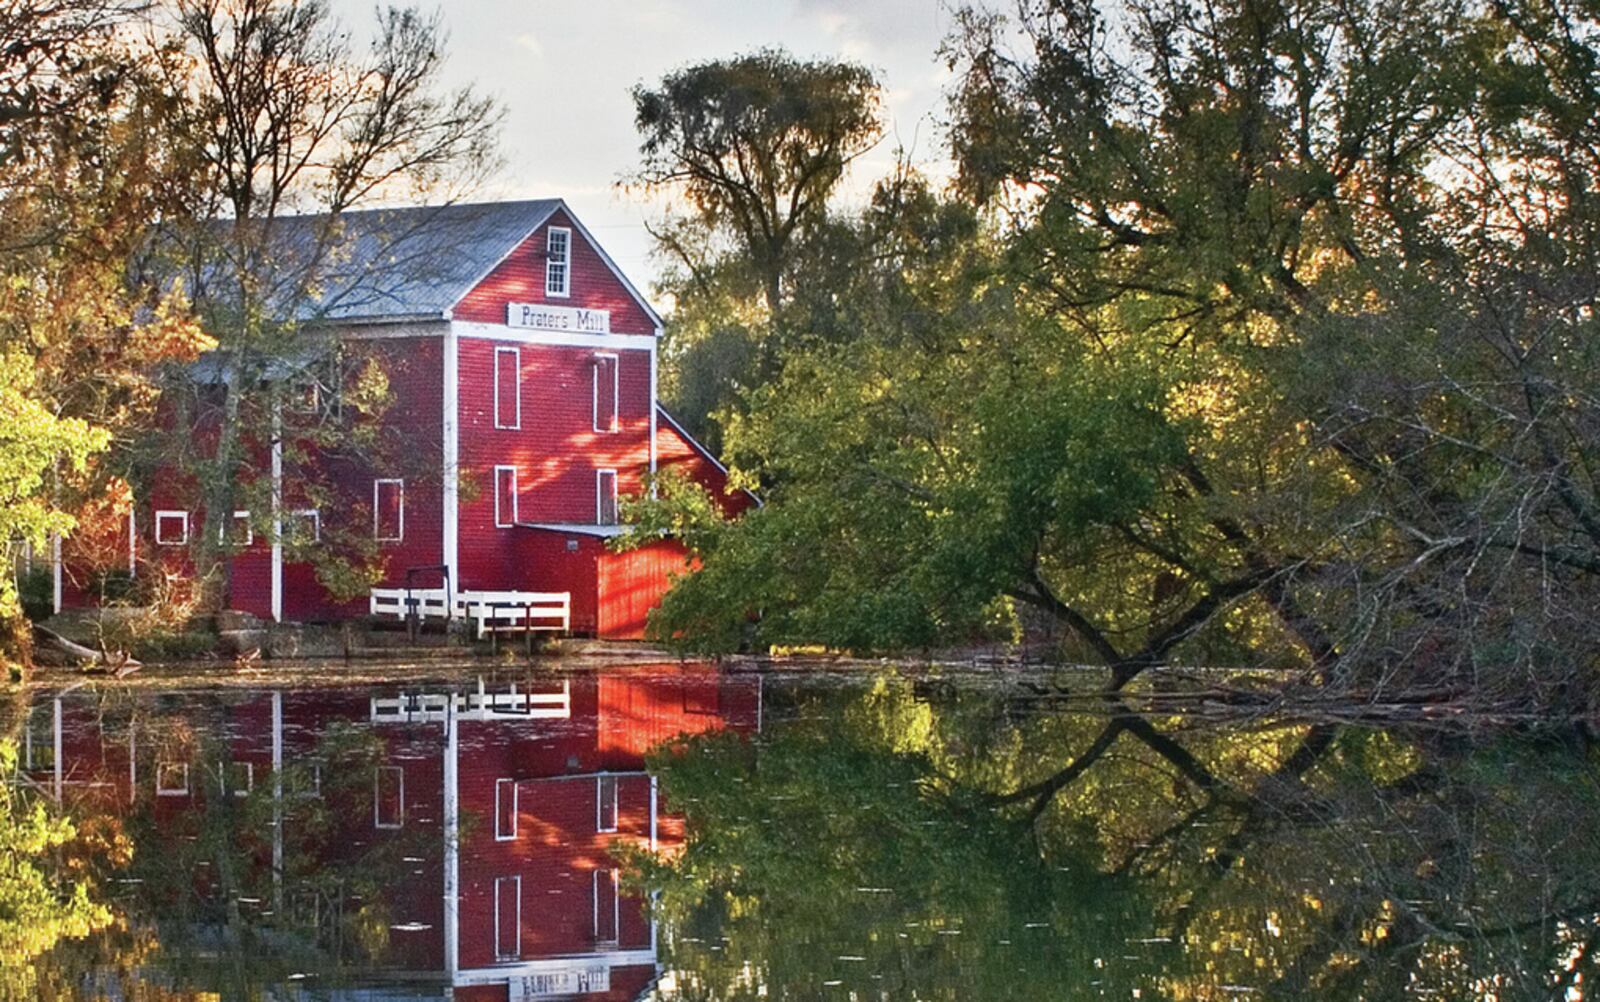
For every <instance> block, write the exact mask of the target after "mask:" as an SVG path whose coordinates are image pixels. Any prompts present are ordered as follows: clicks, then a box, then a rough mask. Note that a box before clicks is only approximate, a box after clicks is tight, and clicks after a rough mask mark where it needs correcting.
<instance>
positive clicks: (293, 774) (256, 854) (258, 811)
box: [128, 717, 437, 991]
mask: <svg viewBox="0 0 1600 1002" xmlns="http://www.w3.org/2000/svg"><path fill="white" fill-rule="evenodd" d="M188 724H189V726H190V727H196V724H197V721H195V720H194V719H192V717H191V719H190V720H189V721H188ZM196 729H197V730H201V729H203V731H204V732H205V733H207V734H225V733H226V727H225V726H224V721H222V720H215V721H210V722H209V726H204V727H203V728H200V727H196ZM192 758H193V760H194V762H195V763H196V765H195V767H194V768H195V769H196V770H197V772H196V775H197V776H200V777H202V778H200V779H199V780H198V781H199V782H201V783H205V784H206V786H207V789H206V791H205V793H206V795H205V796H204V797H203V799H202V801H201V803H200V804H198V805H196V806H195V807H194V808H193V809H190V810H185V811H183V812H181V813H177V814H171V813H164V812H163V813H158V812H157V811H156V810H155V809H154V805H153V804H152V803H151V802H150V801H148V800H146V801H144V802H143V803H142V804H141V805H140V807H139V809H137V810H136V811H135V813H134V815H133V816H132V818H131V819H130V823H129V827H130V831H131V832H132V833H133V835H134V840H135V843H136V845H137V846H138V847H139V851H138V853H137V854H136V857H135V865H134V866H133V868H132V869H131V871H130V873H129V876H130V878H131V879H132V880H133V882H134V883H133V886H134V887H135V888H136V889H137V890H136V892H135V894H134V895H133V898H132V900H130V901H129V902H128V910H129V912H130V914H132V915H135V916H137V917H138V919H140V920H142V921H146V922H149V923H151V924H152V926H153V928H154V929H155V930H156V931H157V933H158V937H159V940H160V943H161V964H162V966H163V967H164V968H165V969H166V970H167V971H169V972H170V973H171V974H172V975H173V976H174V978H175V979H176V980H177V981H178V982H179V983H183V982H191V983H195V984H205V985H212V986H215V985H222V984H227V985H232V986H234V987H235V988H237V989H239V990H241V991H243V990H245V989H246V988H251V987H259V986H262V985H266V984H272V983H277V982H280V981H282V980H283V979H285V978H286V977H288V976H289V975H290V974H293V973H295V972H303V971H308V970H312V971H317V972H319V973H320V976H321V977H323V978H336V977H337V976H338V974H339V972H340V971H341V970H345V969H350V968H352V967H364V966H369V965H371V964H373V963H375V962H381V961H382V960H384V959H385V953H386V949H387V945H388V929H389V926H390V924H391V916H390V914H389V910H388V908H389V904H388V898H389V893H388V892H390V891H392V890H393V889H394V888H395V887H396V886H400V885H401V884H402V882H403V878H404V876H405V875H406V874H408V873H409V872H410V871H411V870H412V869H414V868H415V865H416V864H415V863H414V862H407V861H406V857H412V859H413V860H414V859H416V858H422V857H424V855H425V854H426V853H430V852H433V853H436V851H437V846H436V844H434V843H435V842H436V838H430V837H429V835H428V833H427V832H424V831H420V830H417V829H410V830H407V831H404V832H396V833H392V837H385V838H377V839H373V838H371V836H370V828H371V804H372V797H373V790H372V777H373V774H374V769H375V767H376V766H377V765H379V764H381V763H383V762H384V761H385V748H384V745H383V743H382V741H381V739H380V738H378V737H377V736H376V735H374V734H372V733H371V732H368V731H364V730H362V729H360V728H356V727H350V726H346V725H337V724H336V725H334V726H332V727H330V728H329V729H328V731H327V732H326V733H325V734H324V735H323V736H322V738H321V740H320V742H319V744H318V747H317V749H316V752H315V754H314V755H312V756H309V757H307V758H306V759H304V760H302V761H298V762H295V763H292V764H289V765H287V766H286V767H285V769H284V770H283V774H282V788H283V796H282V800H281V801H277V800H275V798H274V789H273V783H272V782H271V781H266V782H262V781H260V780H258V781H257V782H256V783H255V785H254V788H253V789H251V790H250V791H249V793H248V794H247V795H245V796H233V795H232V794H231V792H230V793H229V794H227V795H216V794H217V792H219V790H220V789H221V785H222V781H221V777H222V775H223V773H222V770H221V769H220V768H219V767H218V766H217V765H216V763H222V762H226V761H227V758H228V756H227V754H226V751H225V749H223V748H221V747H218V746H215V745H213V744H210V743H203V744H202V745H201V746H200V747H199V749H198V750H197V752H196V753H195V754H194V755H193V756H192ZM278 812H281V830H282V848H281V859H282V864H281V870H279V869H275V867H274V851H273V844H272V837H273V830H274V827H275V825H276V824H277V823H278V822H277V821H276V817H277V816H278ZM363 831H365V832H367V834H366V835H365V836H364V837H363V836H360V835H358V834H356V833H359V832H363ZM385 834H390V833H385Z"/></svg>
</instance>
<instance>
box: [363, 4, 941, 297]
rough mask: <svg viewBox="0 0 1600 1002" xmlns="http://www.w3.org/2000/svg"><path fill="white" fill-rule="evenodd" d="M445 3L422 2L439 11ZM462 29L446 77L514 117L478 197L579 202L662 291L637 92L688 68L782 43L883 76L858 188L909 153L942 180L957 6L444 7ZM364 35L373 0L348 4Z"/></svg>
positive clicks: (633, 271) (452, 29)
mask: <svg viewBox="0 0 1600 1002" xmlns="http://www.w3.org/2000/svg"><path fill="white" fill-rule="evenodd" d="M430 2H432V0H421V6H423V7H424V9H427V7H428V6H429V4H430ZM438 3H439V7H438V9H439V10H440V11H441V12H442V14H443V17H444V21H445V24H446V25H447V27H448V30H449V33H450V49H449V63H448V68H447V75H446V80H447V82H448V83H449V84H450V85H452V86H459V85H462V84H466V83H471V84H472V85H474V86H475V87H476V88H478V89H479V90H481V91H482V92H484V93H487V94H491V95H494V96H496V97H498V98H499V99H500V101H501V102H502V103H503V105H504V106H505V108H506V119H505V124H504V126H503V131H502V136H501V139H502V142H501V147H502V151H503V153H504V155H505V158H506V167H505V169H504V170H503V171H502V173H501V174H500V176H499V177H498V178H496V179H495V180H493V181H492V182H491V183H489V184H488V185H486V186H485V187H484V188H482V189H480V190H479V192H478V193H477V194H476V195H475V196H474V200H482V199H488V198H546V197H559V198H564V199H566V200H567V203H568V204H569V205H571V206H572V208H573V210H574V211H575V212H576V213H577V214H578V217H579V218H580V219H582V220H583V222H584V224H585V225H586V226H588V227H589V228H590V230H591V232H593V234H594V236H595V238H596V239H597V240H599V241H600V243H601V244H602V245H604V246H605V248H606V250H607V252H608V253H610V254H611V256H612V258H613V259H615V260H616V262H617V264H618V265H619V266H621V268H622V269H623V271H625V272H627V273H628V276H629V277H630V278H632V279H633V280H634V282H635V283H636V284H638V285H640V286H641V288H648V287H649V285H650V284H651V283H652V282H653V280H654V278H655V273H656V267H655V264H654V262H653V261H652V260H651V257H650V237H649V235H648V234H647V233H646V232H645V229H644V223H645V220H646V219H647V218H651V217H652V216H654V215H656V214H659V211H660V206H652V205H648V204H645V203H644V202H642V201H641V200H640V197H639V196H637V195H629V194H627V193H624V192H621V191H619V190H618V189H617V186H616V182H617V181H618V180H619V179H620V178H621V177H622V176H623V175H625V174H626V173H628V172H629V171H630V170H632V169H633V168H635V167H636V166H637V164H638V145H639V144H638V137H637V135H636V133H635V132H634V128H633V101H632V98H631V97H630V96H629V91H630V89H631V88H632V87H633V86H634V85H635V84H639V83H644V84H646V85H651V84H654V83H655V82H657V81H659V80H660V79H661V77H662V76H664V75H665V74H666V73H668V72H670V71H672V70H674V69H677V68H679V67H682V66H685V65H688V64H691V63H696V62H701V61H704V60H708V59H717V58H723V57H727V56H732V55H737V54H740V53H745V52H749V51H752V50H754V49H758V48H763V47H768V46H774V47H782V48H785V49H788V50H789V51H790V52H791V53H793V54H794V55H796V56H800V57H808V58H809V57H818V56H829V57H842V58H847V59H851V60H855V61H857V62H860V63H863V64H865V65H866V66H868V67H870V68H872V69H873V70H875V71H876V72H877V73H878V76H879V81H880V83H882V84H883V86H884V90H885V98H886V100H885V113H886V118H887V120H888V121H887V123H886V124H887V127H888V133H887V135H886V137H885V139H884V141H883V142H882V143H880V144H879V146H878V147H877V148H876V149H874V150H873V151H872V152H871V153H869V154H868V155H867V156H865V157H863V158H862V159H861V160H860V161H858V163H857V165H856V168H855V170H854V171H853V173H852V176H851V178H850V184H851V185H852V188H851V189H850V190H851V191H853V192H862V191H865V190H866V188H867V187H868V186H869V185H870V182H871V181H872V180H873V179H875V178H877V177H880V176H882V175H884V174H886V173H887V172H888V169H889V168H890V166H891V165H892V161H893V154H894V150H895V149H896V147H900V146H903V147H905V148H906V149H908V150H909V151H911V153H912V155H913V157H914V158H915V159H916V160H918V161H921V162H927V163H928V164H930V165H931V167H932V169H933V170H934V172H935V173H937V172H938V171H939V168H938V164H939V162H941V159H942V158H941V157H940V135H939V129H938V125H937V121H938V119H939V118H940V117H941V115H942V105H943V94H944V89H945V87H946V84H947V80H948V73H947V71H946V70H945V67H944V64H943V61H942V60H941V59H940V58H939V57H938V55H937V50H938V47H939V43H940V41H941V40H942V39H943V38H944V36H945V34H946V33H947V32H948V31H949V29H950V27H951V22H952V15H951V13H950V8H949V7H948V6H947V4H946V2H945V0H743V2H738V0H564V2H559V3H557V2H551V0H438ZM333 7H334V10H335V12H336V14H337V15H338V16H339V17H340V19H341V20H343V21H344V23H345V24H346V25H347V26H348V27H350V28H352V29H355V30H356V31H357V32H358V33H359V31H360V30H361V29H362V28H364V27H366V26H367V25H369V24H370V23H371V19H372V9H373V7H372V0H334V3H333Z"/></svg>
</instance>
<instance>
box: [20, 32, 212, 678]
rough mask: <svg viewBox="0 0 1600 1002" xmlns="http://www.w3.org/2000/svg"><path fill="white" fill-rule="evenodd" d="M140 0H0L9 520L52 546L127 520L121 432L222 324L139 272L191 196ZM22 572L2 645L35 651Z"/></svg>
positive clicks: (137, 423)
mask: <svg viewBox="0 0 1600 1002" xmlns="http://www.w3.org/2000/svg"><path fill="white" fill-rule="evenodd" d="M136 12H137V7H136V5H130V4H125V3H120V2H115V0H104V2H96V0H63V2H60V3H54V4H47V5H43V6H41V5H38V4H31V3H16V2H11V3H5V4H0V119H3V120H4V121H5V123H6V128H5V130H4V132H3V140H0V230H3V231H4V233H5V239H4V241H3V243H0V356H3V358H4V362H3V363H0V365H3V366H4V367H5V369H6V375H7V378H6V380H5V390H4V394H3V396H4V398H5V399H4V404H3V407H0V409H3V411H4V414H5V416H6V418H7V423H8V427H9V429H10V434H12V435H14V436H15V437H14V438H13V439H12V440H11V441H10V443H9V447H8V448H6V449H5V453H6V455H5V457H4V459H0V464H3V466H4V471H3V473H0V479H4V481H5V484H6V486H5V489H4V491H3V497H0V538H3V539H4V540H5V541H6V543H7V544H8V546H9V545H12V544H15V543H22V544H23V545H26V546H31V547H32V549H33V550H34V552H35V553H37V554H41V555H42V554H44V553H47V552H48V546H49V544H48V538H49V537H50V536H52V535H53V536H56V537H59V536H62V535H66V534H69V533H72V532H77V533H78V535H79V536H80V538H82V537H87V536H92V535H94V534H96V533H98V532H101V531H102V530H104V529H105V528H106V525H105V524H104V522H105V520H107V519H109V520H110V524H111V526H112V527H115V526H117V525H120V524H123V523H125V519H126V505H125V503H124V504H122V505H121V507H120V510H119V509H118V506H117V505H116V504H115V503H108V502H115V500H116V499H118V498H125V495H126V484H125V482H124V481H125V478H126V475H127V471H126V468H125V466H124V465H123V464H122V463H121V461H120V459H119V458H117V456H116V455H115V454H113V453H110V452H107V451H106V450H107V449H108V447H110V446H111V445H113V444H117V445H125V444H126V443H127V442H128V441H129V440H130V439H131V438H132V437H133V436H134V435H135V434H136V433H137V431H138V430H139V429H140V428H142V427H144V426H145V425H146V424H148V422H149V420H150V418H151V416H152V414H153V411H154V407H155V401H156V399H157V389H156V384H155V382H154V380H153V378H152V377H153V375H154V369H155V368H156V367H157V366H159V365H160V364H162V363H165V362H169V361H184V360H188V359H192V358H194V357H195V355H196V353H197V352H199V351H200V350H202V349H203V348H205V347H206V346H207V345H208V344H209V341H208V339H206V338H205V336H204V335H203V334H201V333H200V332H199V330H198V329H197V328H196V327H195V326H194V325H193V324H192V323H191V322H189V319H188V315H187V309H186V303H185V299H184V296H183V294H182V289H181V288H175V287H165V288H163V287H161V286H159V285H156V284H152V283H141V282H139V281H138V280H137V279H136V278H135V277H134V276H133V274H132V271H131V269H130V262H131V259H132V258H133V257H134V255H135V254H136V253H137V252H138V250H139V249H140V248H142V247H143V246H144V244H145V243H146V241H147V236H148V230H149V227H150V226H151V225H152V224H153V223H154V222H155V221H157V220H159V219H161V218H164V217H165V216H167V215H169V214H172V213H181V212H182V211H183V209H184V208H185V206H186V205H188V204H189V203H188V201H187V200H188V196H189V194H190V191H191V188H190V187H189V184H188V179H189V177H190V175H189V172H188V164H187V163H186V162H185V161H184V159H183V158H182V157H181V155H179V154H178V153H176V152H175V150H174V149H173V144H171V143H168V142H164V141H163V138H162V137H163V136H164V135H165V133H164V132H163V128H162V123H163V121H164V117H165V114H166V112H167V110H168V109H169V108H170V103H171V98H170V95H167V94H165V93H163V92H162V90H161V88H160V87H158V86H157V82H156V79H155V74H154V54H153V53H151V52H150V51H148V50H147V49H145V48H143V47H142V46H140V45H139V44H137V43H134V42H131V41H129V40H128V34H129V30H130V29H131V26H132V21H131V18H132V17H133V15H134V13H136ZM12 585H13V581H12V577H11V575H10V574H7V575H6V579H5V580H4V581H3V582H0V621H3V623H4V624H5V638H4V639H3V640H0V658H6V657H7V656H8V655H9V656H10V657H12V658H18V659H20V660H24V661H25V659H26V640H27V633H26V631H25V630H24V629H23V628H22V626H23V624H22V621H21V620H20V618H19V613H18V609H17V606H16V601H15V593H14V591H13V588H12Z"/></svg>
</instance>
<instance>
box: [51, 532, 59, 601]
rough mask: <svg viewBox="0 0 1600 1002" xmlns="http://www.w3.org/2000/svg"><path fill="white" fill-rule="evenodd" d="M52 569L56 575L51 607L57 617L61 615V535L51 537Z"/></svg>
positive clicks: (52, 534) (54, 534)
mask: <svg viewBox="0 0 1600 1002" xmlns="http://www.w3.org/2000/svg"><path fill="white" fill-rule="evenodd" d="M50 567H51V573H52V574H53V575H54V579H53V584H52V588H53V591H52V592H51V599H50V607H51V609H53V610H54V611H55V613H56V614H57V615H60V614H61V534H60V533H59V532H57V533H51V535H50Z"/></svg>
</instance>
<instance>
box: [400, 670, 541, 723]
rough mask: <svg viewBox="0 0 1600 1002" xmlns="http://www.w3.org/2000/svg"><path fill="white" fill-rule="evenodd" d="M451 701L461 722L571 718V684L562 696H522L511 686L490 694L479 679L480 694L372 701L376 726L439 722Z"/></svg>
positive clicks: (429, 694) (419, 695)
mask: <svg viewBox="0 0 1600 1002" xmlns="http://www.w3.org/2000/svg"><path fill="white" fill-rule="evenodd" d="M451 699H454V700H455V709H456V718H457V719H459V720H566V719H568V718H570V717H571V716H572V687H571V683H569V682H563V683H561V691H559V692H519V691H517V686H516V684H515V683H512V684H511V685H510V686H509V688H508V689H506V690H505V691H503V692H489V691H487V690H486V689H485V688H484V687H483V682H482V680H481V679H480V680H479V683H478V691H477V692H457V693H449V692H408V693H403V694H401V695H399V696H382V697H380V696H374V697H372V722H373V723H375V724H415V723H429V722H434V721H440V720H443V719H444V718H445V711H446V709H447V708H448V707H449V705H450V701H451Z"/></svg>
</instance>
